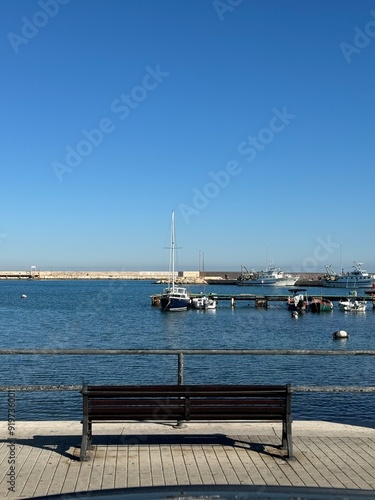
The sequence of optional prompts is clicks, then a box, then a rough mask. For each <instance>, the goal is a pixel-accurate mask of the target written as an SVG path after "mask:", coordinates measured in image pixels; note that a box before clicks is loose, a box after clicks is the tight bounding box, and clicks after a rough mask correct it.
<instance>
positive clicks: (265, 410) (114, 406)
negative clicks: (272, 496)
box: [80, 385, 293, 460]
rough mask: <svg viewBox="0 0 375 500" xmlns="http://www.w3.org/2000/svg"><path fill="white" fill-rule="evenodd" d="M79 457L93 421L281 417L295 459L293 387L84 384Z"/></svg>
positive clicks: (286, 443) (283, 441)
mask: <svg viewBox="0 0 375 500" xmlns="http://www.w3.org/2000/svg"><path fill="white" fill-rule="evenodd" d="M81 392H82V395H83V421H82V424H83V429H82V444H81V454H80V460H87V453H86V452H87V449H88V448H89V447H90V446H91V444H92V424H93V422H107V421H108V422H110V421H119V420H121V421H124V420H126V421H129V420H130V421H131V420H133V421H134V420H135V421H142V420H147V421H174V422H176V423H177V424H178V423H181V422H190V421H235V420H238V421H248V420H251V421H262V422H264V421H268V422H273V421H278V422H282V436H281V447H282V449H284V450H287V457H289V458H292V457H293V444H292V418H291V389H290V386H289V385H122V386H111V385H110V386H94V385H84V386H83V388H82V391H81Z"/></svg>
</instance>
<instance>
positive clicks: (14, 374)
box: [0, 280, 375, 427]
mask: <svg viewBox="0 0 375 500" xmlns="http://www.w3.org/2000/svg"><path fill="white" fill-rule="evenodd" d="M162 288H163V285H157V284H154V283H152V282H150V281H123V280H105V281H104V280H66V281H37V280H28V281H24V280H17V281H11V280H6V281H5V280H4V281H2V282H0V349H56V350H58V349H167V350H170V349H174V350H175V349H177V350H178V349H272V350H273V349H302V350H307V349H313V350H316V349H321V350H375V313H374V311H373V308H372V303H371V302H368V308H367V311H366V312H365V313H358V314H355V313H344V312H342V311H340V310H339V309H338V303H337V302H334V310H333V311H332V312H324V313H320V314H313V313H306V314H301V315H300V316H299V318H298V319H293V318H292V317H291V314H290V312H289V311H288V310H287V308H286V304H285V301H283V302H270V303H269V307H268V309H258V308H255V305H254V302H253V301H238V302H237V303H236V306H235V307H234V308H232V307H230V302H229V301H220V302H219V304H218V307H217V309H216V310H208V311H201V310H189V311H184V312H167V313H165V312H162V311H161V310H160V309H159V308H158V307H153V306H152V305H151V299H150V296H151V295H152V294H157V293H160V292H161V290H162ZM190 290H191V291H192V292H195V293H199V292H206V293H208V292H215V293H219V294H220V293H225V294H240V293H241V294H242V293H255V294H256V293H258V294H264V293H265V288H256V287H244V286H241V287H239V286H235V285H233V286H229V285H227V286H214V285H211V286H209V285H208V286H206V287H205V288H204V287H203V286H191V287H190ZM266 293H267V294H270V295H272V294H274V295H280V294H285V295H287V294H288V290H287V289H284V288H280V287H278V288H271V287H267V289H266ZM308 293H311V294H314V295H319V294H323V295H324V294H325V295H328V294H332V293H334V294H336V295H347V294H348V291H347V290H344V289H340V290H331V289H321V290H320V289H317V288H311V289H310V290H308ZM23 294H25V295H26V298H21V296H22V295H23ZM336 330H346V331H347V332H348V333H349V337H348V338H347V339H343V340H334V339H333V337H332V334H333V332H335V331H336ZM0 361H1V372H0V385H2V386H7V385H80V384H82V383H84V382H87V383H90V384H103V383H106V384H107V383H108V384H156V383H167V384H174V383H177V374H178V367H177V357H176V356H171V355H160V356H159V355H158V356H156V355H147V356H146V355H126V356H110V355H106V356H105V355H100V356H94V355H93V356H88V355H39V354H38V355H1V357H0ZM374 363H375V357H374V356H285V355H284V356H280V355H272V356H271V355H267V356H260V355H257V356H245V355H243V356H242V355H241V356H238V355H234V356H230V355H209V356H203V355H194V356H188V355H186V356H185V358H184V382H185V383H193V384H194V383H213V384H214V383H228V384H231V383H233V384H235V383H238V384H241V383H242V384H245V383H246V384H258V383H259V384H285V383H291V384H292V385H294V386H301V385H308V386H310V385H315V386H322V385H324V386H326V385H333V386H335V385H343V386H356V385H357V386H375V370H374ZM0 398H1V404H0V412H1V414H0V420H6V419H7V413H6V398H7V394H6V393H4V392H3V393H0ZM16 405H17V419H19V420H67V419H74V420H75V419H81V418H82V397H81V395H80V394H79V392H78V391H74V392H66V391H64V392H17V393H16ZM293 418H294V419H295V420H325V421H334V422H341V423H348V424H353V425H363V426H371V427H373V426H375V393H359V394H358V393H295V394H294V395H293Z"/></svg>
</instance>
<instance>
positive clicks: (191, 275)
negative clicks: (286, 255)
mask: <svg viewBox="0 0 375 500" xmlns="http://www.w3.org/2000/svg"><path fill="white" fill-rule="evenodd" d="M240 274H241V273H240V271H180V272H179V273H176V277H178V281H180V282H186V283H187V282H190V283H202V282H203V281H204V278H205V277H207V278H211V279H213V278H214V279H223V280H235V279H237V278H238V277H239V276H240ZM290 274H292V275H299V276H300V279H299V280H298V282H297V283H296V285H298V286H314V284H319V281H318V278H319V277H320V276H321V274H318V273H290ZM168 277H169V272H168V271H38V270H32V271H0V280H1V279H3V280H5V279H13V280H14V279H39V280H66V279H69V280H84V279H86V280H90V279H92V280H105V279H108V280H109V279H121V280H162V281H165V280H168Z"/></svg>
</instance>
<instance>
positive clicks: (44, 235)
mask: <svg viewBox="0 0 375 500" xmlns="http://www.w3.org/2000/svg"><path fill="white" fill-rule="evenodd" d="M0 34H1V42H0V61H1V62H0V64H1V66H2V68H1V69H2V71H1V75H2V76H1V87H0V89H1V110H2V126H1V139H2V140H1V144H2V145H1V148H0V165H1V171H0V172H1V173H0V175H1V177H0V178H1V186H2V191H1V197H0V208H1V219H0V269H29V268H30V266H31V265H36V266H37V268H39V269H41V270H48V269H88V270H89V269H116V270H153V269H155V270H157V269H164V268H165V269H168V262H169V254H168V250H166V248H165V247H167V246H168V245H169V239H170V219H171V212H172V210H174V211H175V220H176V241H177V245H178V246H179V247H181V248H180V249H179V250H178V259H177V261H178V267H179V269H180V270H182V269H185V270H192V269H197V268H198V264H199V254H200V253H201V255H202V254H203V255H204V266H205V269H206V270H237V269H238V270H240V267H241V265H242V264H244V265H246V266H247V267H248V268H250V267H254V268H261V267H263V268H264V266H265V260H266V258H267V260H268V261H272V262H273V263H274V264H275V265H276V266H280V267H282V268H283V269H285V270H289V271H305V272H309V271H311V272H323V271H324V268H325V266H326V265H329V264H332V265H333V267H335V268H337V269H338V268H339V265H340V261H341V262H342V264H343V266H344V267H346V268H348V269H349V268H350V267H351V266H352V263H353V261H354V260H356V261H361V262H364V267H366V268H367V269H368V270H369V271H375V254H374V251H373V248H374V244H375V233H374V232H373V231H372V214H371V208H372V201H373V193H374V191H373V187H374V157H375V154H374V153H375V140H374V123H375V113H374V111H375V64H374V60H375V4H374V2H372V1H367V0H362V1H360V2H357V1H354V0H352V1H348V0H331V1H328V2H327V1H322V0H314V1H312V0H304V1H301V0H290V1H282V0H251V1H250V0H243V1H241V0H189V1H188V0H185V1H184V0H111V1H108V0H90V1H89V0H39V1H33V0H8V1H5V0H2V1H1V2H0Z"/></svg>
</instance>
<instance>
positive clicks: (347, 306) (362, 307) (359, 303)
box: [339, 298, 367, 312]
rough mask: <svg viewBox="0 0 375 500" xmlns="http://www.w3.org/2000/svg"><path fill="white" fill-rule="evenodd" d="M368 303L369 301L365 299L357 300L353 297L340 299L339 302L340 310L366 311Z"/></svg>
mask: <svg viewBox="0 0 375 500" xmlns="http://www.w3.org/2000/svg"><path fill="white" fill-rule="evenodd" d="M366 305H367V302H366V301H365V300H357V299H351V298H348V299H344V300H340V302H339V308H340V310H341V311H345V312H365V311H366Z"/></svg>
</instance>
